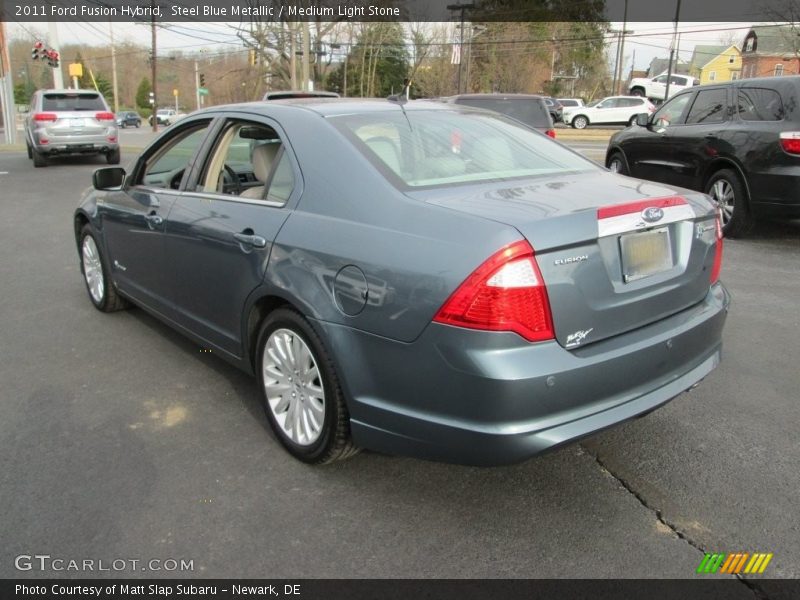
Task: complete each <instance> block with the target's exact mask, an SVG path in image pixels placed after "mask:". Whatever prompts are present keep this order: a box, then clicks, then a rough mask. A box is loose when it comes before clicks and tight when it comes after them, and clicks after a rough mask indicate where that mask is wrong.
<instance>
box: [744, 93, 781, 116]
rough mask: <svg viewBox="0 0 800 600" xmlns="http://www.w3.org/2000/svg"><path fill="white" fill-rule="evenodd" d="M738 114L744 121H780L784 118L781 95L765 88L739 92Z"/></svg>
mask: <svg viewBox="0 0 800 600" xmlns="http://www.w3.org/2000/svg"><path fill="white" fill-rule="evenodd" d="M738 112H739V117H740V118H741V119H742V120H744V121H780V120H782V119H783V117H784V109H783V102H782V101H781V95H780V94H779V93H778V92H776V91H775V90H768V89H765V88H742V89H741V90H739V102H738Z"/></svg>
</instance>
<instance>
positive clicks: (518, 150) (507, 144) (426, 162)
mask: <svg viewBox="0 0 800 600" xmlns="http://www.w3.org/2000/svg"><path fill="white" fill-rule="evenodd" d="M331 122H332V123H333V124H334V125H335V126H336V127H337V128H338V129H339V130H340V131H341V132H342V133H344V134H345V136H346V137H347V138H348V139H349V140H350V141H351V142H352V143H353V144H354V145H355V147H356V148H357V149H358V150H359V151H360V152H361V153H362V154H364V156H366V157H367V158H368V159H369V160H370V161H371V162H372V163H373V164H374V165H375V166H377V167H378V169H379V170H380V171H381V172H382V173H383V174H384V175H385V176H386V177H387V179H389V180H390V181H392V182H393V183H394V184H395V185H398V187H401V188H402V187H414V188H418V187H423V186H445V185H454V184H462V183H470V182H481V181H492V180H503V179H510V178H518V177H536V176H543V175H553V174H561V173H565V172H579V171H592V170H596V169H597V168H598V167H597V166H596V165H595V164H594V163H592V162H590V161H589V160H587V159H585V158H583V157H581V156H579V155H577V154H575V153H573V152H571V151H569V150H567V149H566V148H563V147H562V146H561V145H559V144H558V143H557V142H554V141H552V140H551V139H550V138H548V137H546V136H543V135H541V134H538V133H536V132H534V131H531V130H530V129H528V128H526V127H524V126H522V125H520V124H519V123H517V122H516V121H513V120H511V119H507V118H505V117H503V116H501V115H496V116H495V115H491V114H482V113H478V112H475V113H471V112H466V113H460V112H455V111H453V112H451V111H439V110H431V111H421V110H413V111H406V112H405V113H403V112H402V111H401V110H399V109H398V110H393V111H385V112H378V113H368V114H354V115H342V116H337V117H332V118H331Z"/></svg>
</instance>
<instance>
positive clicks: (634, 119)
mask: <svg viewBox="0 0 800 600" xmlns="http://www.w3.org/2000/svg"><path fill="white" fill-rule="evenodd" d="M634 125H636V115H633V116H632V117H631V118H630V119H628V127H633V126H634Z"/></svg>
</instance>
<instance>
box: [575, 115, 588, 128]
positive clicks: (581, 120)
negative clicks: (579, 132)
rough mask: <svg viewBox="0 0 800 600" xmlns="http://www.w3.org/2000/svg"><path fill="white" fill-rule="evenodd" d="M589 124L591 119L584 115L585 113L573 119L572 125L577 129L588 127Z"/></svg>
mask: <svg viewBox="0 0 800 600" xmlns="http://www.w3.org/2000/svg"><path fill="white" fill-rule="evenodd" d="M588 124H589V119H587V118H586V117H584V116H583V115H578V116H577V117H575V118H574V119H572V126H573V127H574V128H575V129H586V126H587V125H588Z"/></svg>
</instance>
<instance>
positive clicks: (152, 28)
mask: <svg viewBox="0 0 800 600" xmlns="http://www.w3.org/2000/svg"><path fill="white" fill-rule="evenodd" d="M150 6H151V8H153V9H154V10H153V13H154V14H153V18H152V20H151V21H150V35H151V37H152V47H151V50H150V51H151V52H152V53H153V55H152V57H151V62H150V76H151V77H152V78H153V131H154V132H156V133H157V132H158V117H157V116H156V114H157V113H158V89H157V85H158V84H157V80H156V75H157V74H158V72H157V69H156V16H155V3H153V2H151V4H150Z"/></svg>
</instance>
